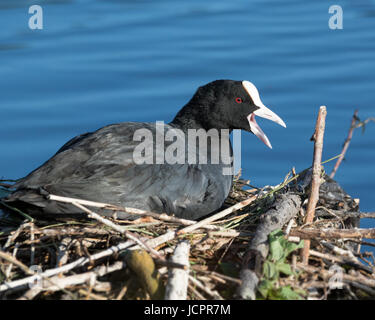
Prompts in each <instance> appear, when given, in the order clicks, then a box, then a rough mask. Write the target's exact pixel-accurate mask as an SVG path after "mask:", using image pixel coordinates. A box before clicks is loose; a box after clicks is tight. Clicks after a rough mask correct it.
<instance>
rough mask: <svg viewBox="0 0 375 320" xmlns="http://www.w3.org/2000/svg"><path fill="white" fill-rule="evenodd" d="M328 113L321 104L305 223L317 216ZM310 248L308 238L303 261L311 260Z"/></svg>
mask: <svg viewBox="0 0 375 320" xmlns="http://www.w3.org/2000/svg"><path fill="white" fill-rule="evenodd" d="M326 115H327V110H326V107H325V106H321V107H320V109H319V114H318V119H317V121H316V127H315V133H314V135H313V138H312V139H313V140H314V141H315V144H314V160H313V171H312V181H311V193H310V197H309V201H308V204H307V211H306V218H305V223H306V224H308V223H311V222H312V221H313V220H314V216H315V207H316V204H317V202H318V200H319V188H320V182H321V179H320V176H321V172H322V170H321V162H322V152H323V138H324V129H325V119H326ZM309 249H310V241H309V240H307V241H305V243H304V248H303V249H302V252H301V256H302V261H303V263H306V264H307V262H308V260H309Z"/></svg>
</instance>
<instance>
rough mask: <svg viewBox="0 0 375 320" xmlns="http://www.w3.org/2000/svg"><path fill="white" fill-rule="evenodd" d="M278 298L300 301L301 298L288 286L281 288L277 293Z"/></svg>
mask: <svg viewBox="0 0 375 320" xmlns="http://www.w3.org/2000/svg"><path fill="white" fill-rule="evenodd" d="M279 297H280V298H281V299H285V300H302V299H303V298H302V297H301V296H300V295H299V294H298V293H297V292H295V291H294V290H293V289H292V288H291V287H290V286H285V287H282V288H281V289H280V291H279Z"/></svg>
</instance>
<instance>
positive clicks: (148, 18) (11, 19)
mask: <svg viewBox="0 0 375 320" xmlns="http://www.w3.org/2000/svg"><path fill="white" fill-rule="evenodd" d="M32 4H34V2H33V1H30V0H27V1H26V0H24V1H21V0H1V3H0V26H1V28H0V90H1V91H0V92H1V97H0V121H1V125H0V150H1V157H0V176H3V177H6V178H19V177H22V176H24V175H25V174H27V173H28V172H29V171H31V170H32V169H34V168H35V167H37V166H39V165H40V164H41V163H42V162H44V161H45V160H46V159H47V158H49V157H50V156H52V155H53V154H54V153H55V152H56V151H57V149H58V148H59V147H60V146H61V145H62V144H63V143H65V142H66V141H67V140H68V139H70V138H71V137H73V136H75V135H77V134H80V133H83V132H87V131H92V130H95V129H97V128H99V127H101V126H104V125H106V124H110V123H115V122H121V121H155V120H164V121H170V120H171V119H172V118H173V116H174V115H175V113H176V112H177V111H178V110H179V108H180V107H181V106H182V105H184V104H185V103H186V102H187V101H188V99H189V98H190V97H191V96H192V95H193V93H194V91H195V90H196V88H197V87H198V86H199V85H202V84H205V83H206V82H209V81H212V80H214V79H220V78H230V79H238V80H242V79H247V80H250V81H252V82H254V83H255V84H256V86H257V87H258V89H259V90H260V93H261V96H262V99H263V102H264V103H265V104H266V105H267V106H269V107H270V108H271V109H272V110H274V111H275V112H276V113H278V114H279V115H280V116H281V117H282V118H283V119H284V120H285V122H286V123H287V126H288V128H287V129H284V128H282V127H279V126H277V125H275V124H274V123H271V122H268V121H260V122H261V125H262V127H263V129H264V131H265V132H266V133H267V134H268V136H269V138H270V140H271V143H272V145H273V147H274V149H273V150H269V149H267V148H266V147H265V146H264V145H263V144H262V143H261V142H260V141H259V140H257V139H256V138H255V137H254V136H253V135H251V134H249V133H243V134H242V166H243V176H244V177H245V178H249V179H251V182H252V184H254V185H258V186H263V185H265V184H268V185H274V184H277V183H279V182H280V181H281V180H282V179H283V178H284V176H285V174H286V173H287V172H288V171H289V170H290V169H291V167H292V166H295V167H296V169H297V171H299V170H302V169H304V168H306V167H308V166H310V165H311V161H312V150H313V145H312V143H311V142H310V141H309V138H310V137H311V135H312V133H313V129H314V123H315V118H316V115H317V111H318V108H319V106H320V105H326V106H327V109H328V117H327V128H326V136H325V148H324V155H323V157H324V159H328V158H330V157H332V156H335V155H337V154H338V153H340V151H341V147H342V143H343V141H344V139H345V137H346V134H347V130H348V127H349V125H350V119H351V116H352V114H353V111H354V109H355V108H358V109H359V110H360V111H359V115H360V117H361V118H366V117H370V116H375V102H374V97H375V94H374V89H375V1H371V0H351V1H349V0H347V1H338V0H336V1H334V3H328V2H327V1H325V0H315V1H300V0H290V1H279V0H273V1H265V0H258V1H244V0H242V1H239V0H231V1H224V0H216V1H206V2H203V1H197V0H190V1H185V2H182V1H180V2H176V1H171V0H159V1H147V0H144V1H139V0H138V1H126V0H113V1H108V0H71V1H69V0H65V1H63V0H60V1H38V2H37V4H40V5H42V7H43V9H44V29H43V30H40V31H32V30H30V29H29V28H28V18H29V14H28V8H29V6H30V5H32ZM331 4H339V5H341V6H342V8H343V11H344V29H343V30H330V29H329V27H328V19H329V17H330V15H329V13H328V7H329V5H331ZM374 158H375V124H374V125H371V124H370V125H369V126H368V127H367V129H366V131H365V133H364V134H363V135H362V134H361V132H360V131H359V130H358V131H356V132H355V135H354V138H353V141H352V144H351V146H350V149H349V152H348V154H347V157H346V161H345V162H344V163H343V164H342V166H341V167H340V169H339V171H338V174H337V175H336V178H337V180H338V181H339V183H340V184H341V185H342V186H343V187H344V188H345V190H346V191H347V192H348V193H349V194H351V195H352V196H353V197H356V198H360V199H361V209H362V210H363V211H375V203H374V197H375V183H374V180H375V164H374ZM332 164H333V163H331V164H329V165H327V166H326V170H327V171H328V172H330V171H331V169H332ZM362 224H363V226H365V227H371V226H372V227H375V224H374V222H373V221H368V220H364V221H363V223H362Z"/></svg>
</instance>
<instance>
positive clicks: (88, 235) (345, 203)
mask: <svg viewBox="0 0 375 320" xmlns="http://www.w3.org/2000/svg"><path fill="white" fill-rule="evenodd" d="M308 173H309V171H305V172H304V173H303V174H301V175H299V176H297V175H295V174H294V175H291V177H289V176H288V177H287V178H286V179H285V181H284V182H283V183H281V184H280V185H278V186H277V187H267V188H263V189H258V188H254V187H251V186H250V185H249V182H248V181H244V180H241V179H239V178H236V179H235V181H234V184H233V188H232V192H231V193H230V195H229V197H228V198H227V200H226V202H225V205H224V208H222V210H220V212H223V210H225V213H226V214H225V215H222V217H220V218H218V219H216V220H215V219H213V220H212V221H208V222H207V221H205V220H204V221H203V224H201V225H200V226H198V227H196V226H195V227H194V224H195V223H196V222H195V221H188V220H183V219H174V218H170V217H168V216H166V215H157V214H153V215H150V214H147V213H144V214H141V215H139V216H138V218H137V219H135V220H131V221H130V220H129V221H128V220H118V219H116V218H115V217H116V215H114V217H107V218H105V220H104V221H103V220H100V219H97V217H96V216H95V211H96V208H95V206H91V205H88V204H87V203H84V202H82V203H78V205H81V206H84V207H85V208H87V210H88V211H87V212H88V216H86V217H82V218H81V219H76V218H75V219H71V218H58V219H56V218H54V219H53V220H48V219H44V218H43V219H41V218H40V217H38V218H37V219H35V220H34V219H33V220H30V219H28V218H27V216H25V215H22V214H21V213H20V212H13V213H10V214H7V215H6V216H3V217H2V218H1V224H0V246H1V251H0V261H1V264H0V298H2V299H90V300H91V299H93V300H102V299H103V300H106V299H164V298H168V297H169V298H171V297H173V293H172V295H171V290H172V291H173V290H174V285H173V280H172V279H171V278H173V277H174V274H173V271H174V270H178V271H180V273H181V274H180V276H182V279H183V280H182V281H179V282H180V283H182V286H184V283H185V289H184V288H183V289H184V290H185V292H184V293H182V297H184V295H185V297H186V298H187V299H190V300H196V299H199V300H204V299H236V298H244V296H243V295H241V293H239V292H240V291H241V290H239V288H240V287H241V286H244V283H245V282H246V281H245V280H244V276H243V275H244V273H243V270H244V269H246V268H247V269H252V270H253V272H254V274H255V275H256V276H257V278H258V280H259V281H257V282H256V286H255V291H254V293H255V297H256V298H257V299H330V298H331V299H362V298H374V297H375V273H374V257H373V255H372V254H371V253H367V252H363V251H361V250H360V245H361V244H362V243H365V242H363V240H362V238H366V237H369V238H371V237H373V233H371V232H373V230H372V229H358V228H357V227H358V221H359V218H360V217H363V216H367V217H371V214H367V215H366V214H363V213H360V212H359V209H358V201H356V200H353V199H352V198H351V197H350V196H348V195H347V194H346V193H345V192H344V191H343V190H342V189H341V188H340V187H339V186H338V185H337V183H336V182H334V181H333V180H331V179H329V178H327V180H326V182H325V183H324V184H322V186H321V188H320V189H321V190H320V199H319V203H318V206H317V209H316V214H315V220H314V221H313V223H311V224H308V225H306V224H305V223H304V217H305V210H306V204H307V199H308V195H309V184H308V183H305V182H306V181H305V180H306V177H307V179H308V176H309V174H308ZM290 194H293V195H297V196H298V197H299V199H301V203H300V205H299V206H298V205H297V207H296V208H294V209H295V210H296V214H295V215H294V216H293V217H291V219H290V220H289V222H288V223H285V224H283V225H281V226H280V228H277V229H275V228H276V227H272V228H273V229H275V230H274V231H273V232H271V233H270V234H269V235H266V239H267V240H266V242H267V243H263V244H262V245H266V246H267V247H268V248H269V250H267V254H266V256H263V257H261V259H258V260H257V261H258V263H257V265H256V266H249V264H248V261H249V252H250V251H252V252H253V251H254V247H252V248H251V250H249V248H250V247H251V243H252V239H253V238H254V236H255V235H256V233H257V230H259V228H260V225H261V224H264V223H265V219H264V218H265V216H266V215H267V214H268V213H269V212H270V210H275V202H276V201H278V200H280V197H284V198H285V197H288V196H289V195H290ZM51 201H55V200H51ZM119 209H120V208H118V207H117V208H115V207H113V208H112V209H111V210H113V212H114V214H115V213H116V211H118V210H119ZM276 209H277V208H276ZM289 211H290V210H289ZM90 212H91V213H90ZM280 214H282V212H280ZM25 217H26V219H25ZM276 220H277V219H276ZM274 222H275V221H273V222H272V223H274ZM191 226H193V227H191ZM189 228H190V229H189ZM181 230H183V231H181ZM267 236H268V237H267ZM303 239H305V241H306V239H307V240H309V241H311V244H310V250H309V258H308V263H303V262H302V260H301V257H300V250H301V249H300V248H302V247H303V242H301V241H302V240H303ZM181 242H182V243H184V244H185V257H182V259H180V260H178V259H174V258H173V257H175V255H176V253H175V254H174V252H175V247H176V245H177V244H179V243H181ZM137 248H138V249H137ZM133 249H136V250H133ZM255 251H256V250H255ZM250 260H251V258H250ZM184 261H185V263H184ZM187 262H188V263H187ZM166 288H167V289H166ZM180 290H181V289H180ZM180 297H181V296H180ZM245 298H246V297H245Z"/></svg>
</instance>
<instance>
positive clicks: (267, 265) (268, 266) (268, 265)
mask: <svg viewBox="0 0 375 320" xmlns="http://www.w3.org/2000/svg"><path fill="white" fill-rule="evenodd" d="M263 276H264V277H265V278H266V279H274V278H275V277H277V276H278V273H277V270H276V265H275V264H274V263H272V262H271V261H268V260H267V261H265V262H264V264H263Z"/></svg>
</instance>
